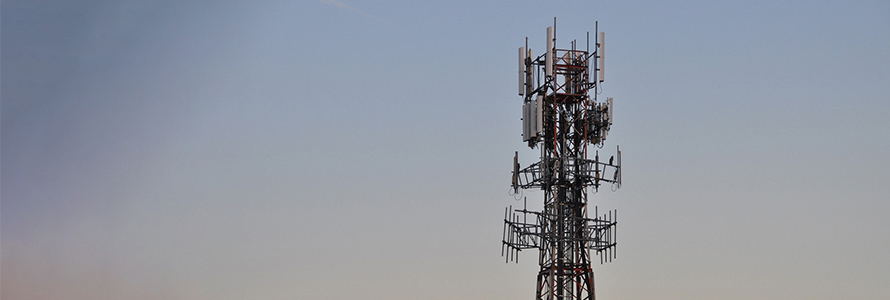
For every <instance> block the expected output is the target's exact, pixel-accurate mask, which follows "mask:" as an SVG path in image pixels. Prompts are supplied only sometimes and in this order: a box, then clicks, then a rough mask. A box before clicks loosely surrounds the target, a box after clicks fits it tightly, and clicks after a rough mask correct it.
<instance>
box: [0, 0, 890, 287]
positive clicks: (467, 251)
mask: <svg viewBox="0 0 890 300" xmlns="http://www.w3.org/2000/svg"><path fill="white" fill-rule="evenodd" d="M554 17H556V18H557V46H558V47H563V48H565V47H568V43H569V41H571V40H572V39H578V40H583V39H584V37H585V34H586V32H588V31H591V32H593V31H594V21H597V20H598V21H599V27H600V29H601V30H602V31H605V32H606V35H607V37H606V39H607V43H606V48H607V49H606V53H607V57H606V67H607V69H606V72H607V74H606V78H607V80H606V82H605V85H604V87H605V89H604V92H603V95H604V96H609V97H614V98H615V107H616V112H615V116H614V118H615V124H614V125H613V127H612V131H611V132H610V134H609V139H608V140H607V143H606V144H607V146H606V148H605V149H607V150H604V151H605V152H606V153H611V152H612V151H614V150H611V149H614V146H615V145H620V146H621V149H622V155H623V157H622V158H623V161H622V162H623V164H624V170H623V179H624V186H623V188H622V189H621V190H619V191H617V192H614V193H613V192H609V191H601V192H600V193H597V194H596V195H594V196H593V197H591V199H592V204H593V205H597V206H599V207H600V209H613V208H614V209H618V210H619V211H620V213H621V217H620V219H619V226H618V231H619V236H620V238H619V240H618V259H617V260H616V261H615V262H613V263H611V264H606V265H596V266H594V268H595V271H596V284H597V285H596V286H597V289H598V291H597V295H598V296H599V297H600V298H602V299H616V298H630V299H748V298H759V299H789V298H798V299H836V298H854V299H886V298H888V297H890V287H888V286H887V285H886V283H887V282H888V281H890V256H888V255H887V253H888V251H890V222H888V221H887V219H886V216H887V215H890V203H888V202H887V201H886V200H887V199H888V195H890V185H888V184H887V183H888V182H890V156H888V155H887V154H888V153H890V118H888V115H890V101H888V100H890V89H888V88H887V86H888V85H887V82H890V71H888V70H890V55H888V54H887V53H888V52H890V51H888V50H890V3H887V2H886V1H837V2H828V1H779V2H777V1H753V2H750V1H749V2H716V3H714V2H710V1H673V2H669V3H664V2H659V1H622V2H610V1H555V2H542V1H510V2H503V3H477V2H443V3H422V2H417V1H386V2H382V3H363V2H358V1H346V0H343V1H251V2H249V3H243V4H238V3H234V2H231V3H228V2H223V3H218V2H217V1H4V2H3V3H2V10H0V21H2V31H0V37H2V41H0V45H2V49H0V55H2V57H0V59H2V73H0V75H2V89H0V96H2V106H0V108H2V115H0V123H2V128H0V133H2V141H0V147H2V151H0V164H2V169H0V171H2V189H0V196H2V199H0V200H2V201H0V229H2V232H0V239H2V241H0V250H2V256H0V258H2V261H0V268H2V269H0V272H2V289H0V290H2V292H0V293H2V298H9V299H159V298H166V299H310V298H313V299H344V298H353V297H362V298H365V299H393V298H395V299H420V298H422V299H456V298H462V299H514V298H532V297H533V296H534V283H535V273H536V272H537V265H536V263H535V262H536V259H535V257H536V254H535V253H533V252H528V253H527V252H523V253H521V254H520V263H519V264H512V263H511V264H504V262H503V258H501V257H500V256H499V255H500V239H501V225H502V218H503V209H504V207H506V206H508V205H517V204H519V203H520V202H516V201H514V200H513V198H512V197H510V196H509V195H508V193H507V191H508V188H509V172H510V170H511V163H512V155H513V152H514V151H517V150H518V151H519V156H520V161H521V163H523V164H529V163H531V162H534V161H535V156H537V151H534V150H529V149H528V148H526V147H524V146H523V144H522V142H521V139H520V133H521V131H520V130H521V123H520V120H519V117H520V113H521V108H520V105H521V99H520V97H519V96H517V95H515V94H514V93H515V90H516V87H515V84H516V83H515V80H516V79H515V77H516V76H515V69H516V66H515V62H516V58H515V55H516V48H518V47H519V46H523V45H524V43H525V38H526V37H528V38H529V46H530V47H531V48H532V49H533V50H535V52H536V53H541V51H543V49H544V35H545V28H546V27H547V26H550V25H551V24H552V23H553V18H554ZM526 195H527V196H528V197H529V202H530V205H539V204H533V203H537V202H536V201H535V200H538V199H540V197H539V196H540V195H539V193H535V192H527V193H526Z"/></svg>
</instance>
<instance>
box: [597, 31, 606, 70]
mask: <svg viewBox="0 0 890 300" xmlns="http://www.w3.org/2000/svg"><path fill="white" fill-rule="evenodd" d="M597 52H599V58H600V63H599V69H600V70H599V71H600V74H599V80H600V82H603V80H605V79H606V72H605V71H604V70H605V66H606V59H605V57H606V33H605V32H600V49H599V51H597Z"/></svg>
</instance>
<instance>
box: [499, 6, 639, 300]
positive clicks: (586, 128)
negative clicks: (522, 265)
mask: <svg viewBox="0 0 890 300" xmlns="http://www.w3.org/2000/svg"><path fill="white" fill-rule="evenodd" d="M555 23H556V22H555V21H554V26H553V27H548V28H547V50H546V51H545V53H544V54H543V55H541V56H537V57H535V56H534V55H533V54H532V51H531V49H527V46H528V39H526V47H520V48H519V95H520V96H524V97H523V105H522V112H523V117H522V124H523V126H522V127H523V132H522V139H523V141H524V142H527V143H528V146H529V147H531V148H539V149H540V151H541V160H540V161H538V162H536V163H533V164H531V165H529V166H527V167H525V168H520V166H519V162H518V152H517V153H516V154H515V155H514V158H513V183H512V190H511V191H512V192H513V193H514V196H515V195H518V193H519V190H520V189H541V190H543V192H544V206H543V208H544V209H543V211H540V212H538V211H530V210H528V209H526V208H525V207H523V209H515V210H514V209H512V207H510V208H508V209H507V210H506V211H505V216H504V238H503V249H502V253H501V254H502V255H505V256H506V259H507V260H513V259H515V258H516V256H517V255H518V252H519V251H521V250H525V249H538V251H539V259H538V262H539V264H540V266H541V269H540V271H539V272H538V280H537V289H536V299H548V300H552V299H559V300H567V299H595V293H594V284H593V268H592V266H591V250H593V251H594V252H595V253H596V254H598V255H600V263H602V262H604V261H611V260H612V259H613V258H614V257H615V251H614V249H615V225H616V224H617V223H616V221H615V220H616V219H617V211H615V212H613V211H609V212H607V213H604V214H602V215H600V214H599V213H598V212H597V210H596V209H594V210H593V212H591V211H590V210H589V209H588V205H587V203H588V201H587V191H588V188H591V189H593V190H594V191H597V190H598V189H599V188H600V186H601V185H605V184H608V185H611V187H612V190H616V189H618V188H619V187H620V186H621V151H620V149H618V150H617V159H616V157H615V156H613V157H611V158H609V159H608V161H605V160H604V161H600V158H599V153H598V151H596V148H594V147H597V148H601V147H602V146H603V142H604V141H605V138H606V134H607V133H608V131H609V128H610V126H611V125H612V111H613V109H612V98H607V99H606V101H597V94H599V93H600V92H601V88H600V85H601V83H602V82H603V79H604V78H603V77H604V76H603V74H604V72H603V70H604V69H603V59H604V50H603V41H604V38H605V35H604V34H603V33H602V32H600V33H599V34H598V35H597V34H594V36H595V37H594V47H595V49H594V51H593V52H590V33H588V34H587V45H586V47H587V49H585V50H580V49H578V48H579V47H578V43H577V41H572V43H571V48H570V49H557V48H555V43H556V36H555V30H554V28H555V25H556V24H555ZM596 32H598V25H597V29H596ZM591 91H592V92H593V93H592V97H591V93H590V92H591ZM588 146H592V147H588ZM591 152H593V153H591ZM589 154H593V159H589V158H588V157H589ZM589 213H593V217H589V216H588V214H589Z"/></svg>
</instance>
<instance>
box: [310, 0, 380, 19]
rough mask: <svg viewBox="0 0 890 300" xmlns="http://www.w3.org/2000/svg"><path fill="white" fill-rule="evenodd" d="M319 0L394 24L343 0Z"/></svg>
mask: <svg viewBox="0 0 890 300" xmlns="http://www.w3.org/2000/svg"><path fill="white" fill-rule="evenodd" d="M319 1H321V3H324V4H330V5H333V6H336V7H339V8H343V9H348V10H351V11H354V12H356V13H359V14H361V15H363V16H365V17H368V18H371V19H374V20H376V21H379V22H383V23H384V24H386V25H392V23H390V22H387V21H386V20H384V19H381V18H378V17H376V16H373V15H371V14H369V13H366V12H363V11H361V10H359V9H358V8H355V7H353V6H352V5H349V4H346V3H343V2H340V1H337V0H319Z"/></svg>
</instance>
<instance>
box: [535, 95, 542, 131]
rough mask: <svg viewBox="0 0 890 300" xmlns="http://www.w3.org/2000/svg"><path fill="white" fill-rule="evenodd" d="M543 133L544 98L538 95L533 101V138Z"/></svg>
mask: <svg viewBox="0 0 890 300" xmlns="http://www.w3.org/2000/svg"><path fill="white" fill-rule="evenodd" d="M542 132H544V96H542V95H538V99H537V100H535V136H538V135H540V134H541V133H542Z"/></svg>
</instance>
